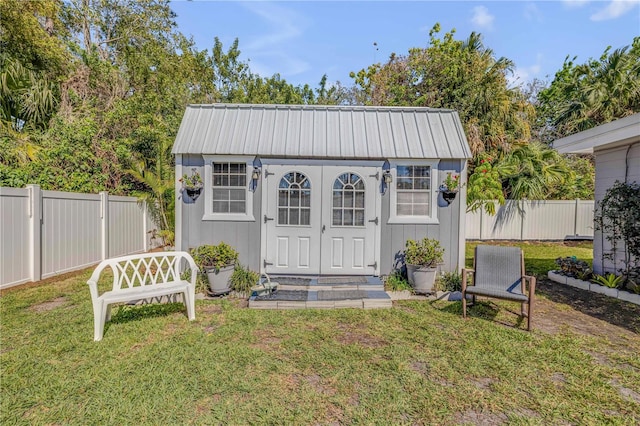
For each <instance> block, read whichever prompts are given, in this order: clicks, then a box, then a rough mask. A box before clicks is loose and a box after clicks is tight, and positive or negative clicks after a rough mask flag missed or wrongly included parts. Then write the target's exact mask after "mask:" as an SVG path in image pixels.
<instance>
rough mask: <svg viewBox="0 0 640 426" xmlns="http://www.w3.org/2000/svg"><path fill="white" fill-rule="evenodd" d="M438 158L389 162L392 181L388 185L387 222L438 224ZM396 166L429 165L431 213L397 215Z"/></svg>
mask: <svg viewBox="0 0 640 426" xmlns="http://www.w3.org/2000/svg"><path fill="white" fill-rule="evenodd" d="M439 162H440V161H439V160H394V161H390V162H389V166H390V172H391V176H393V182H392V183H391V184H390V185H389V188H388V190H389V197H390V203H389V204H390V208H389V221H388V222H387V223H392V224H393V223H404V224H412V225H424V224H438V223H440V222H439V220H438V182H439V181H438V164H439ZM398 166H430V167H431V185H430V188H431V201H430V202H429V209H430V210H431V214H430V215H427V216H398V213H397V211H398V209H397V207H398V206H397V201H398V191H397V190H396V185H397V183H398V173H397V172H398V169H397V168H398Z"/></svg>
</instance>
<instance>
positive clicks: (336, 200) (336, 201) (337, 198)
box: [333, 191, 342, 207]
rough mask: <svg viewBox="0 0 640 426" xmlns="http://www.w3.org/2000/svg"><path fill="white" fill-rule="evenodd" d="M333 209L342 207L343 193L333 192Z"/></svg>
mask: <svg viewBox="0 0 640 426" xmlns="http://www.w3.org/2000/svg"><path fill="white" fill-rule="evenodd" d="M333 207H342V191H333Z"/></svg>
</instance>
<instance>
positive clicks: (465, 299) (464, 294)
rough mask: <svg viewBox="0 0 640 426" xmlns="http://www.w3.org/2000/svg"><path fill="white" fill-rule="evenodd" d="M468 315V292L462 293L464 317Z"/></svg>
mask: <svg viewBox="0 0 640 426" xmlns="http://www.w3.org/2000/svg"><path fill="white" fill-rule="evenodd" d="M466 317H467V294H466V293H465V292H463V293H462V318H466Z"/></svg>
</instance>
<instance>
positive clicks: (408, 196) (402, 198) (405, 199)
mask: <svg viewBox="0 0 640 426" xmlns="http://www.w3.org/2000/svg"><path fill="white" fill-rule="evenodd" d="M412 202H413V194H412V193H411V192H398V204H411V203H412Z"/></svg>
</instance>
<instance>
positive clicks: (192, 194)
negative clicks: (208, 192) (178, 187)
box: [185, 188, 202, 200]
mask: <svg viewBox="0 0 640 426" xmlns="http://www.w3.org/2000/svg"><path fill="white" fill-rule="evenodd" d="M185 191H187V195H188V196H189V198H191V199H192V200H196V199H197V198H198V197H199V196H200V192H202V188H185Z"/></svg>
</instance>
